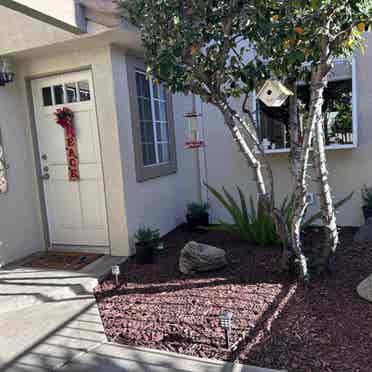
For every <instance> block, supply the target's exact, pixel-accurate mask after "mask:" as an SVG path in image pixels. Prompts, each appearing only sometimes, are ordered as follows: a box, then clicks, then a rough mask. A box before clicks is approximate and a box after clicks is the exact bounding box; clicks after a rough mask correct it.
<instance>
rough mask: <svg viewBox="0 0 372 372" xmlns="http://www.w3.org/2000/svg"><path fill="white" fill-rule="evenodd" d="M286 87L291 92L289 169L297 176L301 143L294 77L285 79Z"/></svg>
mask: <svg viewBox="0 0 372 372" xmlns="http://www.w3.org/2000/svg"><path fill="white" fill-rule="evenodd" d="M286 85H287V88H288V89H289V90H290V91H291V92H293V96H290V97H289V133H290V141H291V142H290V152H289V170H290V172H291V174H292V176H293V177H294V179H296V178H297V174H298V171H299V169H300V165H301V144H300V136H301V130H300V123H299V120H298V95H297V81H296V79H293V78H289V79H287V84H286Z"/></svg>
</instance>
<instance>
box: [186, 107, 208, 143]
mask: <svg viewBox="0 0 372 372" xmlns="http://www.w3.org/2000/svg"><path fill="white" fill-rule="evenodd" d="M184 116H185V120H186V142H185V148H186V149H197V148H199V147H202V146H204V141H202V140H201V136H200V129H199V128H200V126H201V125H200V124H201V123H200V118H201V116H202V115H201V114H198V113H197V112H195V111H192V112H187V113H186V114H185V115H184Z"/></svg>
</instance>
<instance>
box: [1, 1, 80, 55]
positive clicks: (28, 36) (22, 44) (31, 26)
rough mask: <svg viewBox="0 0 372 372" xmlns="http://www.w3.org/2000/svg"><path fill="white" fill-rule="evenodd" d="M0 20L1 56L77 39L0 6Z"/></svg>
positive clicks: (65, 32) (68, 33)
mask: <svg viewBox="0 0 372 372" xmlns="http://www.w3.org/2000/svg"><path fill="white" fill-rule="evenodd" d="M0 19H1V22H0V51H1V54H7V53H12V52H15V51H19V50H24V49H31V48H35V47H39V46H41V45H47V44H50V43H55V42H59V41H64V40H69V39H72V38H77V36H76V35H73V34H71V33H70V32H67V31H63V30H61V29H59V28H56V27H53V26H50V25H48V24H46V23H43V22H41V21H38V20H36V19H33V18H30V17H28V16H26V15H24V14H22V13H19V12H16V11H15V10H12V9H8V8H6V7H4V6H1V5H0Z"/></svg>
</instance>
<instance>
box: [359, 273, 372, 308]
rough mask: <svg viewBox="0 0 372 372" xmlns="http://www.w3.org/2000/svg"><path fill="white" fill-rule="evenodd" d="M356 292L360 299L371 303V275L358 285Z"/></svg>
mask: <svg viewBox="0 0 372 372" xmlns="http://www.w3.org/2000/svg"><path fill="white" fill-rule="evenodd" d="M357 292H358V295H359V296H360V297H362V298H364V299H365V300H367V301H369V302H372V275H370V276H369V277H368V278H367V279H364V280H363V281H362V282H361V283H360V284H359V285H358V287H357Z"/></svg>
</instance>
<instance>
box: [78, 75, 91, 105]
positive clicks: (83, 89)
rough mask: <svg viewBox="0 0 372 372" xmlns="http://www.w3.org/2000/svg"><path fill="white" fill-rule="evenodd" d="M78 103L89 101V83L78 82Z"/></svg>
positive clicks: (84, 81)
mask: <svg viewBox="0 0 372 372" xmlns="http://www.w3.org/2000/svg"><path fill="white" fill-rule="evenodd" d="M78 87H79V97H80V102H85V101H90V88H89V81H88V80H83V81H79V82H78Z"/></svg>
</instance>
